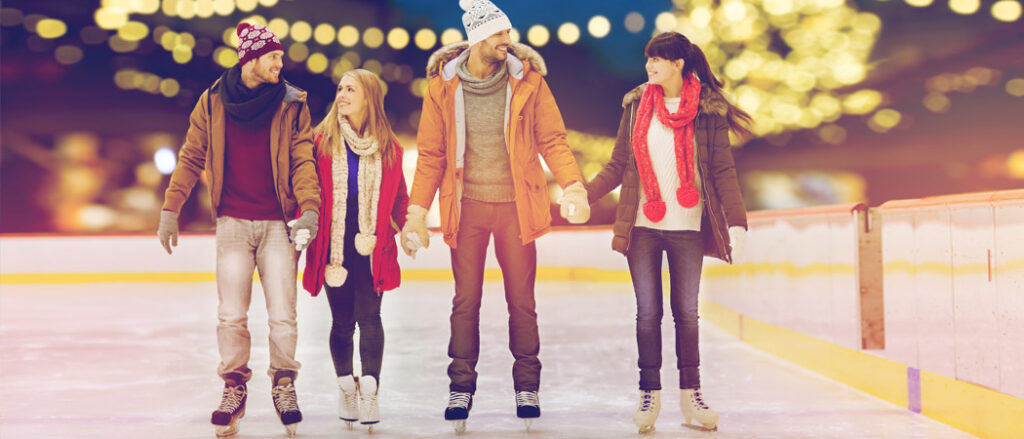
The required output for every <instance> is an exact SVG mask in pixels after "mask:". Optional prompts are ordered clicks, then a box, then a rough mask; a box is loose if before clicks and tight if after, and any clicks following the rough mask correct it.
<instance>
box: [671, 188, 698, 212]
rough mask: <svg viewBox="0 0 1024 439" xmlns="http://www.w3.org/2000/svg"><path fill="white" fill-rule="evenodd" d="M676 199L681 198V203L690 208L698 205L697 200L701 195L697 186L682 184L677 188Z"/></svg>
mask: <svg viewBox="0 0 1024 439" xmlns="http://www.w3.org/2000/svg"><path fill="white" fill-rule="evenodd" d="M676 199H677V200H679V205H680V206H683V207H686V208H690V207H693V206H696V205H697V200H699V199H700V197H699V196H698V195H697V188H695V187H693V186H682V187H680V188H679V189H678V190H676Z"/></svg>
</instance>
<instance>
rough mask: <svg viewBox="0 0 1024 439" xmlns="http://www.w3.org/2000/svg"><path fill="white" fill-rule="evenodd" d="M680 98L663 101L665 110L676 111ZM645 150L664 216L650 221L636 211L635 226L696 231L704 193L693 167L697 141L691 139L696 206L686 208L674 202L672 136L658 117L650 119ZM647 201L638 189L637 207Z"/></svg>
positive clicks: (675, 182) (676, 182) (675, 176)
mask: <svg viewBox="0 0 1024 439" xmlns="http://www.w3.org/2000/svg"><path fill="white" fill-rule="evenodd" d="M679 99H680V98H665V107H666V108H668V111H669V112H670V113H671V112H674V111H677V110H678V109H679ZM647 147H648V148H649V149H650V154H651V167H652V168H654V175H655V176H656V177H657V178H658V186H660V187H661V199H662V201H664V202H665V217H664V218H662V219H661V221H658V222H652V221H651V220H650V219H648V218H647V216H645V215H644V212H643V209H637V211H636V213H637V215H636V226H637V227H647V228H649V229H659V230H696V231H700V219H701V213H702V212H703V211H704V194H703V192H702V188H701V187H700V173H699V172H700V171H699V169H698V166H696V163H697V160H696V155H697V148H698V145H697V140H696V139H694V144H693V152H694V161H693V162H694V169H693V171H694V187H696V188H697V194H698V197H699V198H698V199H697V205H696V206H693V207H691V208H686V207H683V206H680V205H679V201H678V200H676V190H678V189H679V172H678V171H677V170H676V152H675V137H674V133H673V132H672V128H669V127H666V126H665V125H662V124H661V121H659V120H658V117H657V116H655V117H652V118H651V127H650V128H649V129H648V130H647ZM646 202H647V195H646V194H644V191H643V188H641V190H640V206H643V205H644V203H646Z"/></svg>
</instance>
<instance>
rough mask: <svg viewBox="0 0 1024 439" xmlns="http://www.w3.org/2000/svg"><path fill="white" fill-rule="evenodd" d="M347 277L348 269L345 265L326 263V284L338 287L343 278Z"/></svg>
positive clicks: (342, 282)
mask: <svg viewBox="0 0 1024 439" xmlns="http://www.w3.org/2000/svg"><path fill="white" fill-rule="evenodd" d="M346 277H348V270H346V269H345V267H342V266H341V265H340V264H339V265H334V264H331V265H328V266H327V269H326V270H324V280H325V281H326V282H327V285H330V286H332V287H340V286H342V285H343V284H344V283H345V278H346Z"/></svg>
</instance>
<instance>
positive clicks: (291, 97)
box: [209, 78, 306, 105]
mask: <svg viewBox="0 0 1024 439" xmlns="http://www.w3.org/2000/svg"><path fill="white" fill-rule="evenodd" d="M281 80H282V81H284V99H283V100H282V102H283V103H284V104H285V105H288V104H291V103H293V102H306V91H305V90H303V89H301V88H298V87H296V86H295V85H293V84H292V83H290V82H288V81H286V80H285V79H283V78H282V79H281ZM219 87H220V78H218V79H217V80H216V81H214V83H213V85H211V86H210V91H209V93H210V94H211V96H212V95H218V94H220V89H219Z"/></svg>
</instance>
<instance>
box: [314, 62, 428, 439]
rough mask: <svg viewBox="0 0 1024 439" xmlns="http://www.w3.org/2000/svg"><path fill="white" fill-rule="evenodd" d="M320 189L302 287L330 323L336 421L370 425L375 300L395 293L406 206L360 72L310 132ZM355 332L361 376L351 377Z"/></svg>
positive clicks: (378, 342) (376, 359)
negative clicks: (321, 299) (325, 306)
mask: <svg viewBox="0 0 1024 439" xmlns="http://www.w3.org/2000/svg"><path fill="white" fill-rule="evenodd" d="M313 136H314V138H315V139H316V150H317V169H318V175H319V179H320V187H321V188H322V190H321V191H320V194H321V202H322V206H323V207H322V210H321V212H322V214H321V215H320V224H319V229H318V231H317V235H316V236H315V237H313V240H312V242H311V243H310V245H309V248H308V249H307V251H306V270H305V273H304V274H303V279H302V284H303V287H304V288H305V289H306V290H307V291H309V292H310V293H311V294H313V295H314V296H315V295H317V293H319V292H320V289H321V287H324V288H325V289H326V292H327V299H328V302H329V303H330V307H331V314H332V316H333V318H334V321H333V325H332V326H331V334H330V347H331V358H332V360H333V361H334V369H335V372H336V373H337V376H338V387H339V390H340V393H341V395H340V400H339V404H338V417H339V418H340V419H342V420H343V421H345V423H346V424H347V425H348V426H349V427H351V426H352V423H354V422H357V421H358V422H359V423H360V424H364V425H369V426H370V428H371V429H372V428H373V424H376V423H378V422H380V413H379V409H378V405H377V389H378V386H379V382H380V369H381V357H382V354H383V351H384V328H383V326H382V325H381V319H380V304H381V298H382V293H383V292H384V291H388V290H392V289H394V288H396V287H398V285H399V283H400V282H401V272H400V270H399V267H398V259H397V255H398V250H397V245H396V243H395V233H396V232H397V231H398V230H401V227H402V225H404V223H405V211H406V206H407V204H408V193H407V192H406V186H405V178H404V177H403V176H402V148H401V146H399V144H398V142H397V140H395V135H394V132H392V130H391V125H390V124H389V123H388V119H387V116H386V115H385V114H384V88H383V83H382V82H381V80H380V78H379V77H377V75H375V74H374V73H372V72H370V71H367V70H362V69H358V70H352V71H350V72H348V73H346V74H345V75H344V76H342V78H341V81H340V82H339V83H338V91H337V94H336V95H335V98H334V103H333V105H331V109H330V111H328V113H327V116H326V117H325V118H324V120H323V121H322V122H320V124H319V125H317V127H316V128H315V129H314V130H313ZM356 324H358V325H359V334H360V337H359V355H360V360H361V363H362V373H361V376H358V377H357V376H355V375H354V372H353V370H352V355H353V340H352V335H353V332H354V331H355V325H356Z"/></svg>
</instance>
